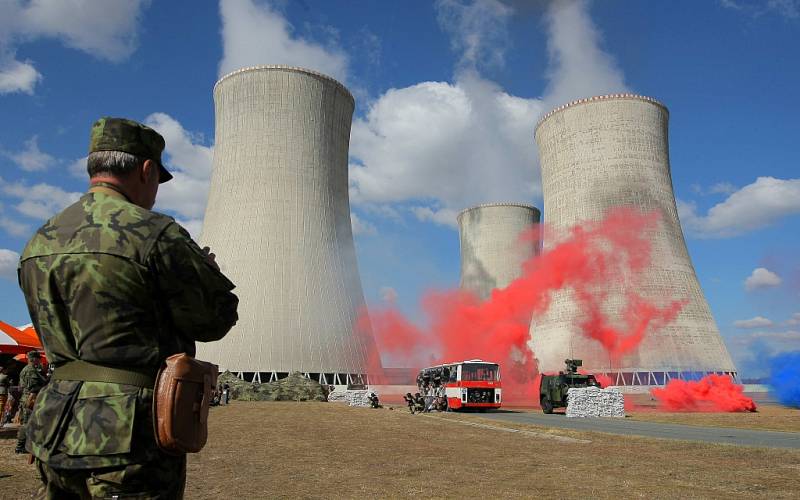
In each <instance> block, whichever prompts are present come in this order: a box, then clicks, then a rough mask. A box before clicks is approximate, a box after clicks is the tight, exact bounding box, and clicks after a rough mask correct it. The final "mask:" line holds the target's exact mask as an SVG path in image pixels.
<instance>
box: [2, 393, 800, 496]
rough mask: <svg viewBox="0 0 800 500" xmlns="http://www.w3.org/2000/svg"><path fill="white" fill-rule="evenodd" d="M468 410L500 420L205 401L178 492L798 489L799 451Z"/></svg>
mask: <svg viewBox="0 0 800 500" xmlns="http://www.w3.org/2000/svg"><path fill="white" fill-rule="evenodd" d="M752 415H755V417H754V420H753V421H754V422H757V420H758V418H760V417H769V415H768V414H767V413H766V412H762V413H757V414H752ZM708 416H709V414H682V417H683V418H684V419H685V420H694V419H696V418H700V419H702V418H707V417H708ZM740 416H741V415H740ZM465 418H466V419H468V420H470V421H472V422H483V423H487V424H489V425H490V426H495V427H501V426H502V424H497V423H495V422H489V421H487V420H483V419H480V416H479V415H466V416H465V415H454V414H439V415H437V416H435V417H429V416H427V415H410V414H409V413H408V412H407V411H405V409H403V408H397V409H395V410H388V409H378V410H373V409H362V408H349V407H347V406H344V405H343V404H334V403H259V402H252V403H245V402H233V403H232V404H231V405H229V406H227V407H220V408H214V409H213V410H212V415H211V418H210V431H211V437H210V438H209V443H208V445H207V447H206V448H205V450H203V452H202V453H200V454H197V455H191V456H190V457H189V466H188V482H187V489H186V498H189V499H193V498H201V499H206V498H209V499H210V498H230V499H233V498H235V499H239V498H396V497H420V496H421V497H426V498H431V497H433V498H440V497H470V498H475V497H485V498H531V497H536V496H547V497H558V498H619V497H623V498H637V497H642V498H686V497H692V498H752V497H755V496H764V497H770V498H797V496H798V492H799V491H800V451H790V450H770V449H757V448H743V447H735V446H727V445H708V444H700V443H690V442H681V441H665V440H654V439H646V438H635V437H621V436H612V435H605V434H598V433H578V432H570V431H560V430H552V429H543V428H537V427H534V426H522V425H515V426H514V427H516V428H520V429H522V430H527V431H529V432H528V433H508V432H501V431H499V430H497V429H492V428H487V427H475V426H467V425H461V424H459V423H457V422H450V421H448V420H458V419H465ZM634 418H636V417H634ZM549 436H565V437H570V438H574V439H576V440H583V441H590V442H581V441H574V442H562V441H558V440H556V439H554V438H552V437H549ZM13 447H14V439H13V436H11V435H10V433H9V432H8V431H5V432H3V433H0V472H2V475H3V476H4V477H3V478H2V479H0V495H2V498H14V499H17V498H26V497H28V495H30V493H32V492H33V491H34V490H35V488H36V484H37V480H36V478H35V477H34V473H33V469H32V467H31V466H28V465H27V464H26V463H25V460H24V459H23V458H22V457H21V456H15V455H13ZM12 493H13V494H12ZM10 494H11V496H8V495H10Z"/></svg>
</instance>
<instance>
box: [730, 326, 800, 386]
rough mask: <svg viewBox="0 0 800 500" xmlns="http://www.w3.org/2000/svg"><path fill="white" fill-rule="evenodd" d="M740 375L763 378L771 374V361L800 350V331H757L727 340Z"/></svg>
mask: <svg viewBox="0 0 800 500" xmlns="http://www.w3.org/2000/svg"><path fill="white" fill-rule="evenodd" d="M726 345H728V347H729V348H730V352H731V356H733V358H734V361H735V362H736V366H737V368H738V370H739V374H740V376H741V375H744V376H745V377H763V376H766V375H768V374H769V368H770V367H769V360H770V359H771V358H773V357H775V356H777V355H778V354H781V353H784V352H792V351H798V350H800V331H797V330H785V331H778V332H763V331H756V332H752V333H746V334H742V335H736V336H733V337H729V338H728V339H726Z"/></svg>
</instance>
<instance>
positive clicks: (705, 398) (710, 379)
mask: <svg viewBox="0 0 800 500" xmlns="http://www.w3.org/2000/svg"><path fill="white" fill-rule="evenodd" d="M742 391H743V388H742V386H741V385H737V384H734V383H733V380H732V379H731V377H729V376H728V375H706V376H705V377H703V378H702V379H701V380H699V381H697V382H685V381H683V380H670V381H669V383H667V385H666V386H665V387H664V388H663V389H659V388H654V389H651V390H650V393H651V394H652V395H653V396H655V398H656V399H658V400H659V404H660V406H661V407H662V408H663V409H666V410H670V411H728V412H737V411H756V404H755V403H754V402H753V400H752V399H750V398H748V397H747V396H745V395H744V394H743V393H742Z"/></svg>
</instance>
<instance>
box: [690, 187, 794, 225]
mask: <svg viewBox="0 0 800 500" xmlns="http://www.w3.org/2000/svg"><path fill="white" fill-rule="evenodd" d="M798 213H800V179H776V178H774V177H759V178H757V179H756V181H755V182H754V183H752V184H749V185H747V186H745V187H743V188H742V189H740V190H738V191H736V192H734V193H733V194H731V195H730V196H728V198H727V199H726V200H725V201H723V202H722V203H718V204H717V205H714V206H713V207H711V209H710V210H709V211H708V213H707V214H706V215H699V214H698V213H697V206H696V205H695V204H694V203H692V202H684V201H680V200H679V202H678V214H679V216H680V220H681V222H682V224H683V226H684V228H685V229H686V230H687V232H688V233H689V234H691V235H693V236H697V237H700V238H721V237H728V236H736V235H739V234H744V233H747V232H749V231H754V230H756V229H760V228H763V227H766V226H769V225H771V224H774V223H775V222H777V221H778V220H779V219H781V218H782V217H786V216H789V215H795V214H798Z"/></svg>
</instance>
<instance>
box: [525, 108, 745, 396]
mask: <svg viewBox="0 0 800 500" xmlns="http://www.w3.org/2000/svg"><path fill="white" fill-rule="evenodd" d="M668 121H669V112H668V111H667V108H666V107H665V106H664V105H663V104H661V103H660V102H658V101H656V100H655V99H651V98H649V97H642V96H638V95H631V94H621V95H619V94H617V95H607V96H600V97H593V98H590V99H581V100H578V101H574V102H571V103H569V104H567V105H565V106H561V107H559V108H557V109H555V110H553V111H551V112H550V113H548V114H547V115H545V116H544V117H543V118H542V119H541V121H540V122H539V124H538V125H537V127H536V132H535V136H536V144H537V145H538V147H539V156H540V160H541V167H542V191H543V195H544V207H545V208H544V210H545V223H546V224H547V225H548V226H551V227H554V228H567V227H571V226H573V225H574V224H576V223H578V222H581V221H586V220H598V219H601V218H602V217H603V216H604V214H605V213H606V211H607V210H608V209H609V208H611V207H615V206H619V205H627V206H636V207H639V208H641V209H642V210H644V211H652V210H657V211H658V212H659V213H660V215H661V222H660V227H659V228H658V229H657V230H655V231H652V232H651V233H649V234H650V235H651V242H652V262H651V265H650V267H649V268H648V269H647V270H646V271H645V272H644V275H643V276H642V279H641V284H639V285H637V286H636V292H637V293H639V294H640V295H642V296H643V297H644V298H646V299H651V300H653V301H654V302H655V303H657V304H663V303H664V300H666V299H675V300H677V299H688V301H689V302H688V304H687V305H685V306H684V308H683V309H682V311H681V313H680V314H679V316H678V317H677V319H676V320H675V321H673V322H672V323H670V324H669V325H668V326H666V327H664V328H661V329H659V330H657V331H654V332H648V334H647V336H646V337H645V340H644V341H643V343H642V344H641V345H640V346H639V349H638V352H635V353H633V354H631V355H628V356H625V357H623V358H622V360H621V361H619V362H618V364H617V366H614V362H612V361H611V360H609V357H608V355H606V354H603V352H602V351H601V349H600V346H599V344H598V343H597V342H596V341H593V340H588V339H587V338H586V337H584V336H583V335H582V334H581V333H579V332H578V331H577V327H576V326H575V324H576V321H575V320H576V319H577V318H580V317H581V313H580V312H579V310H578V308H577V306H576V304H575V302H574V301H573V300H572V297H573V296H572V292H571V291H570V290H563V291H561V292H558V293H556V294H554V296H553V302H552V305H551V307H550V309H549V310H548V312H547V313H546V314H545V315H544V316H541V317H538V318H534V320H533V322H532V324H531V337H532V341H531V347H532V348H533V350H534V353H535V355H536V357H537V359H538V361H539V368H540V370H541V371H544V372H547V371H557V370H559V369H563V366H564V359H565V358H569V357H573V356H574V357H576V358H583V359H584V367H585V368H587V369H588V370H590V371H595V372H606V373H609V375H610V376H611V377H612V378H613V379H615V383H616V384H617V385H662V384H664V383H666V381H668V380H669V379H672V378H682V379H696V378H699V377H701V376H702V375H705V374H706V373H711V372H716V373H729V374H731V375H733V376H735V375H736V373H735V372H736V368H735V367H734V365H733V362H732V361H731V358H730V355H729V354H728V351H727V349H726V348H725V345H724V344H723V342H722V338H721V337H720V334H719V330H718V329H717V325H716V323H715V321H714V318H713V316H712V315H711V310H710V309H709V307H708V303H707V302H706V299H705V297H704V295H703V291H702V289H701V288H700V283H699V282H698V280H697V276H696V274H695V271H694V267H692V262H691V260H690V259H689V254H688V251H687V249H686V243H685V241H684V238H683V232H682V231H681V226H680V222H679V221H678V213H677V208H676V205H675V195H674V193H673V191H672V177H671V173H670V165H669V147H668V140H667V126H668ZM548 243H549V242H545V247H547V246H548ZM626 286H632V285H610V286H609V290H608V292H609V297H612V298H610V299H609V301H608V304H607V308H606V313H607V314H609V315H610V318H611V319H612V320H614V319H617V318H619V317H620V316H619V315H617V314H616V313H619V312H620V310H621V301H622V299H621V296H620V294H621V292H622V291H624V289H625V287H626ZM615 287H616V289H615ZM613 297H616V299H614V298H613Z"/></svg>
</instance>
